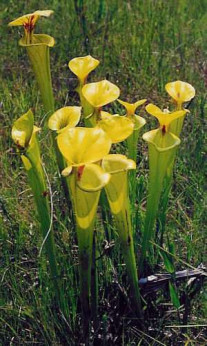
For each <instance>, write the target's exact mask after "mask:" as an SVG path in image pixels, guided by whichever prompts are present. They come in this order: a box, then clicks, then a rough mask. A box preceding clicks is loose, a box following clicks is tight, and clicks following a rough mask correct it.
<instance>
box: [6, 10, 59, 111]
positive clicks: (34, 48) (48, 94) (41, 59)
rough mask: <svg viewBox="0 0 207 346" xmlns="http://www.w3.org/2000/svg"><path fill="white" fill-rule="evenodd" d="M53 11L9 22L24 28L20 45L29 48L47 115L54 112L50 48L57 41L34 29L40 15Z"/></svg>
mask: <svg viewBox="0 0 207 346" xmlns="http://www.w3.org/2000/svg"><path fill="white" fill-rule="evenodd" d="M52 13H53V11H51V10H44V11H35V12H33V13H29V14H26V15H24V16H22V17H19V18H17V19H15V20H13V21H12V22H10V23H9V26H23V28H24V36H23V37H22V38H21V39H20V41H19V45H20V46H22V47H25V48H26V50H27V53H28V56H29V59H30V62H31V65H32V68H33V71H34V74H35V77H36V80H37V83H38V86H39V90H40V94H41V97H42V101H43V105H44V109H45V111H46V113H47V116H49V115H51V114H52V112H54V98H53V91H52V81H51V73H50V56H49V48H50V47H53V46H54V44H55V41H54V38H53V37H51V36H49V35H45V34H34V29H35V25H36V22H37V21H38V19H39V18H40V17H49V16H50V15H51V14H52Z"/></svg>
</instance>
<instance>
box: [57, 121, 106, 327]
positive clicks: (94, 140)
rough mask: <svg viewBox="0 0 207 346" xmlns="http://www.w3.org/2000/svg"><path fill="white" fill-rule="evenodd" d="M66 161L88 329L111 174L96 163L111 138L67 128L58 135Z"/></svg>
mask: <svg viewBox="0 0 207 346" xmlns="http://www.w3.org/2000/svg"><path fill="white" fill-rule="evenodd" d="M57 143H58V147H59V149H60V151H61V153H62V155H63V156H64V159H65V160H66V161H67V168H66V169H65V170H64V171H63V172H62V174H63V175H64V176H65V177H67V178H66V179H68V182H69V186H70V193H71V198H72V204H73V211H74V214H75V219H76V231H77V238H78V248H79V273H80V297H81V303H82V310H83V320H84V326H85V329H86V330H87V329H88V323H89V320H90V310H91V292H90V287H91V264H92V244H93V233H94V222H95V216H96V211H97V206H98V201H99V197H100V191H101V189H102V188H103V187H104V186H105V185H106V184H107V183H108V182H109V179H110V175H109V174H108V173H106V172H104V170H103V168H101V167H100V165H98V164H97V162H99V161H100V160H101V159H102V158H103V157H104V156H106V155H107V154H108V153H109V150H110V147H111V140H110V139H109V137H108V136H107V134H106V133H105V132H104V131H103V130H102V129H100V128H82V127H77V128H71V129H69V128H67V129H65V130H64V131H63V132H62V133H60V134H59V135H58V137H57Z"/></svg>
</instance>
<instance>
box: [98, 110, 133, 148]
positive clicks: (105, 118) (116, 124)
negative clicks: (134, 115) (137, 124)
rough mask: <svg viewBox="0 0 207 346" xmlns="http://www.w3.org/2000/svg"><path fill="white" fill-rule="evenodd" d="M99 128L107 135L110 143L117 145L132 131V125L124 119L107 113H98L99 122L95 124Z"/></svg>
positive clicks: (131, 122)
mask: <svg viewBox="0 0 207 346" xmlns="http://www.w3.org/2000/svg"><path fill="white" fill-rule="evenodd" d="M97 127H100V128H101V129H102V130H103V131H105V132H106V133H107V135H108V136H109V138H110V139H111V141H112V143H119V142H122V141H124V140H125V139H126V138H127V137H129V136H130V135H131V134H132V132H133V130H134V123H133V121H131V120H130V119H127V118H126V117H123V116H120V115H118V114H113V115H112V114H110V113H108V112H104V111H101V112H100V120H99V121H98V122H97Z"/></svg>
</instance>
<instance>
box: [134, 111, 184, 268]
mask: <svg viewBox="0 0 207 346" xmlns="http://www.w3.org/2000/svg"><path fill="white" fill-rule="evenodd" d="M146 110H147V112H148V113H149V114H151V115H153V116H155V117H156V118H157V119H158V120H159V124H160V127H159V128H158V129H156V130H152V131H149V132H146V133H145V134H144V135H143V139H144V140H145V141H146V142H147V143H148V151H149V186H148V197H147V207H146V215H145V225H144V233H143V236H142V243H141V258H140V270H141V272H143V270H144V268H143V264H144V260H145V259H146V255H147V254H148V252H149V250H152V247H151V246H150V241H153V240H154V224H155V220H156V216H157V212H158V207H159V201H160V195H161V192H162V189H163V180H164V178H165V176H166V172H167V169H168V167H171V165H172V164H173V162H174V157H175V153H176V149H177V146H178V145H179V144H180V139H179V138H178V137H177V136H175V135H174V134H173V133H171V132H170V125H171V122H172V121H174V120H175V119H178V118H179V117H183V116H184V115H185V113H186V111H185V110H180V111H176V112H173V113H165V112H162V111H161V109H160V108H158V107H157V106H155V105H153V104H149V105H147V106H146ZM151 254H152V251H151ZM149 260H150V259H149Z"/></svg>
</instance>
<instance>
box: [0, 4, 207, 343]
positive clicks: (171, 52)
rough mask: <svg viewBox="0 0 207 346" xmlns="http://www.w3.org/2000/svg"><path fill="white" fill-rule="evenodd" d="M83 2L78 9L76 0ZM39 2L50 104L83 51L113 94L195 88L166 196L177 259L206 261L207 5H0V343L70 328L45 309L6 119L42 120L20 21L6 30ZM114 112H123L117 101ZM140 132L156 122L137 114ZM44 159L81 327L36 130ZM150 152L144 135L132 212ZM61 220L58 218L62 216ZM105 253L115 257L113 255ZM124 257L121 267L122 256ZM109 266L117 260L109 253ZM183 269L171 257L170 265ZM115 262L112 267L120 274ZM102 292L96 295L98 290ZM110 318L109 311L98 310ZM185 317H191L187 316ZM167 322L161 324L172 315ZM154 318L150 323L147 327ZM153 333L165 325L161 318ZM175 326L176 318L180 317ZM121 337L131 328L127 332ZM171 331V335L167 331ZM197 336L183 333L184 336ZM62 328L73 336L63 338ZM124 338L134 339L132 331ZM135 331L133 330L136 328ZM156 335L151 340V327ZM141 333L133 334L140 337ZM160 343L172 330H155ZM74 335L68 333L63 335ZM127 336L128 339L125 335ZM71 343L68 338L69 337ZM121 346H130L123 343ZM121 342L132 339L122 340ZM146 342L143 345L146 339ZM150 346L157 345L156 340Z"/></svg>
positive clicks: (32, 221) (68, 93)
mask: <svg viewBox="0 0 207 346" xmlns="http://www.w3.org/2000/svg"><path fill="white" fill-rule="evenodd" d="M82 3H83V5H84V6H83V7H82V11H81V4H82ZM37 9H52V10H54V15H53V16H52V17H51V18H49V19H41V20H40V21H39V22H38V25H37V29H36V32H41V33H47V34H50V35H51V36H53V37H54V38H55V40H56V45H55V47H54V48H53V49H51V70H52V79H53V86H54V95H55V99H56V102H57V103H56V108H58V107H61V106H63V105H66V104H67V105H71V104H72V103H74V102H76V100H77V98H76V97H75V94H74V93H73V89H74V87H75V85H76V79H75V78H74V76H72V74H71V73H70V72H69V69H68V66H67V64H68V61H69V60H70V59H72V58H74V57H76V56H82V55H86V54H88V53H90V54H91V55H93V56H94V57H95V58H98V59H99V60H100V62H101V63H100V66H99V67H98V69H97V71H96V74H95V76H94V75H92V77H91V80H95V79H96V80H100V79H104V78H107V79H109V80H110V81H111V82H114V83H116V84H117V85H118V86H119V87H120V89H121V98H122V99H125V100H128V101H129V102H130V101H131V102H134V101H136V100H137V99H141V98H147V99H148V100H149V101H150V102H153V103H156V104H157V105H159V106H160V107H166V106H168V105H169V101H168V96H167V94H166V92H165V89H164V86H165V84H166V83H167V82H170V81H174V80H177V79H180V80H183V81H186V82H189V83H191V84H192V85H193V86H194V87H195V89H196V98H195V100H194V101H193V103H192V105H191V107H190V110H191V113H190V114H189V115H188V116H187V117H186V121H185V126H184V129H183V133H182V138H181V139H182V144H181V147H180V149H179V157H178V159H177V164H176V169H175V180H174V186H173V190H172V195H171V198H170V203H169V210H168V212H169V214H168V227H167V229H168V237H169V238H170V240H171V241H174V242H175V246H176V255H177V256H178V257H180V258H182V259H183V260H185V261H186V262H188V263H190V264H191V265H193V266H195V267H196V266H197V265H198V264H200V263H201V262H203V263H204V262H205V260H206V258H205V253H206V240H205V239H206V230H205V224H206V220H205V215H206V210H205V195H204V172H205V168H206V167H205V161H204V154H205V147H204V140H205V133H206V132H205V119H204V117H205V111H206V108H207V104H206V86H207V63H206V61H207V60H206V52H207V41H206V33H207V1H206V0H196V1H192V0H168V1H167V0H166V1H165V0H131V1H130V0H128V1H121V0H111V1H108V0H93V1H92V0H85V1H81V0H78V1H75V0H74V1H73V0H70V1H66V0H59V1H57V0H51V1H46V0H44V1H43V0H39V1H37V0H31V1H22V0H21V1H12V0H7V1H6V0H1V2H0V37H1V41H0V57H1V64H0V68H1V75H0V123H1V126H0V340H2V341H0V342H2V345H9V344H11V345H13V344H15V345H16V344H17V345H27V344H36V343H37V342H38V343H39V344H40V345H51V344H54V345H58V344H59V342H62V343H63V344H67V342H69V341H68V336H67V333H69V332H70V328H69V326H67V323H66V322H65V321H64V317H62V320H61V317H60V316H58V317H57V314H56V313H55V312H54V310H53V309H52V308H51V309H50V306H52V297H51V295H50V290H49V289H48V287H50V283H49V278H48V276H47V264H46V262H45V259H44V256H42V255H41V256H39V252H38V251H39V248H40V246H41V236H40V234H39V233H38V223H37V220H36V217H35V215H34V205H33V199H32V196H31V192H30V190H29V189H28V186H27V183H26V177H25V173H24V170H23V168H22V164H21V161H20V159H19V157H18V155H17V154H16V152H15V150H14V147H13V143H12V140H11V137H10V132H11V126H12V123H13V121H14V120H15V119H17V117H19V116H20V115H22V114H23V113H25V112H26V111H27V110H28V109H29V108H30V107H31V108H32V109H33V110H34V112H35V116H36V124H37V125H40V124H41V119H42V117H43V116H44V111H43V108H42V104H41V100H40V96H39V93H37V89H36V84H35V81H34V76H33V73H32V71H31V68H30V66H29V62H28V59H27V55H26V51H25V50H24V49H23V48H20V47H19V46H18V39H19V38H20V37H21V35H22V31H23V30H22V28H19V27H17V28H8V27H7V24H8V22H9V21H11V20H13V19H15V18H17V17H19V16H21V15H23V14H25V13H30V12H33V11H34V10H37ZM112 110H113V111H114V112H119V111H122V110H121V108H120V106H118V105H117V104H114V105H112ZM141 115H143V116H144V117H145V118H146V119H147V123H148V125H147V127H146V128H145V130H146V129H147V128H150V127H152V126H154V124H155V122H154V120H152V119H150V117H148V115H146V114H145V112H144V110H142V112H141ZM41 145H42V149H43V159H44V161H45V163H46V169H47V172H48V176H49V180H50V183H51V186H52V191H53V194H54V195H53V201H54V207H55V212H54V227H55V230H56V232H57V231H58V237H57V245H58V250H59V254H60V255H59V256H60V258H61V263H62V267H63V268H62V275H63V283H64V286H65V290H66V292H67V297H66V298H67V299H68V303H69V305H70V307H71V309H70V325H71V326H72V328H73V330H75V329H76V328H77V318H76V308H77V289H76V270H75V264H74V263H76V262H77V261H76V260H77V249H76V247H75V245H74V240H73V237H72V233H71V229H72V222H71V220H70V219H71V215H70V219H69V220H68V218H67V215H66V213H67V209H66V206H65V201H64V198H63V195H62V194H61V192H60V189H59V187H58V177H57V173H56V170H55V169H56V168H55V163H54V157H53V154H52V152H51V151H52V149H51V143H50V140H49V137H48V135H47V133H46V132H44V131H43V133H42V135H41ZM146 150H147V148H146V146H145V144H144V143H143V142H142V141H141V140H140V153H141V154H140V157H139V162H140V164H139V165H138V176H139V182H140V181H141V182H142V186H141V188H139V189H138V192H139V198H140V204H141V206H142V207H141V208H140V213H141V212H142V209H143V208H144V202H145V199H146V189H145V187H146V181H147V172H148V169H147V151H146ZM59 221H61V223H59ZM113 256H115V255H113V253H112V258H113ZM119 260H120V262H119ZM103 262H104V265H103V267H102V273H103V275H102V277H101V284H102V285H103V287H107V284H108V283H109V282H110V280H111V278H112V276H113V275H112V272H113V264H112V263H111V260H110V259H109V258H106V259H104V261H103ZM116 263H121V259H119V258H116ZM180 268H181V266H180V264H179V263H178V269H180ZM121 270H122V269H119V267H118V272H119V273H121ZM101 294H103V292H102V291H101ZM195 304H196V305H195V309H194V310H193V318H194V322H195V323H198V324H199V323H203V321H204V319H205V311H206V293H205V292H201V296H200V298H198V299H197V301H196V302H195ZM104 313H105V314H106V312H104ZM191 317H192V316H191ZM168 322H169V321H168ZM149 323H150V322H149ZM157 323H158V325H159V328H158V329H159V331H160V330H163V328H164V327H163V321H162V322H160V321H159V322H157ZM177 323H178V321H177ZM122 332H123V337H124V336H125V333H128V334H129V331H126V330H124V328H123V331H122ZM171 332H172V333H173V335H175V336H177V334H178V331H171ZM198 333H199V330H196V332H195V333H193V332H192V331H191V330H188V333H187V334H186V335H188V336H186V340H187V337H189V338H190V339H191V338H192V340H193V339H194V338H195V335H197V334H198ZM68 335H69V334H68ZM130 335H132V336H131V339H130V336H129V335H128V339H130V340H131V342H132V340H133V341H134V340H135V342H136V340H139V338H138V336H136V335H134V334H133V333H132V334H130ZM139 337H140V335H139ZM157 337H158V338H159V332H158V335H157ZM136 338H137V339H136ZM161 338H162V340H164V341H163V342H164V344H168V341H169V340H168V336H167V335H166V336H163V334H162V337H161ZM71 340H72V339H71ZM123 340H124V339H123ZM68 344H69V345H70V344H72V341H71V343H70V342H69V343H68ZM125 344H126V343H125ZM130 344H131V343H130V341H129V345H130ZM143 344H144V343H143ZM155 344H156V343H155Z"/></svg>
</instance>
